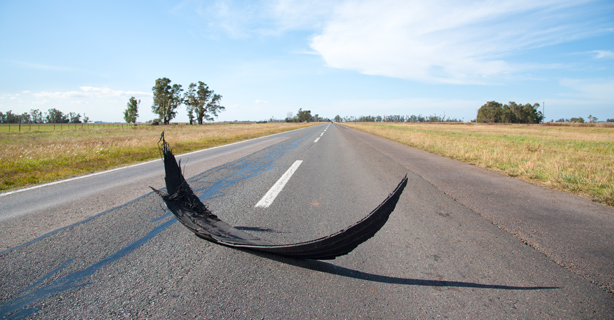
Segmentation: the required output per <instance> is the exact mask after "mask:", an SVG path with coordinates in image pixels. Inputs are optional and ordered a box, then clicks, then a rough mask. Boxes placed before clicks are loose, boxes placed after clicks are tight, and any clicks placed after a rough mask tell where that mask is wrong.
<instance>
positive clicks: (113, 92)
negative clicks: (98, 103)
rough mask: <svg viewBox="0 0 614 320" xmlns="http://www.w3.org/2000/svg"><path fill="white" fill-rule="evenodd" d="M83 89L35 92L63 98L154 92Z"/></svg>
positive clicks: (105, 96)
mask: <svg viewBox="0 0 614 320" xmlns="http://www.w3.org/2000/svg"><path fill="white" fill-rule="evenodd" d="M79 89H81V91H63V92H62V91H56V92H47V91H42V92H38V93H34V94H33V95H34V96H35V97H39V98H61V99H74V98H107V97H131V96H134V97H151V96H152V93H150V92H140V91H122V90H113V89H109V88H96V87H88V86H82V87H79Z"/></svg>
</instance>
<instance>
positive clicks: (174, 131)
mask: <svg viewBox="0 0 614 320" xmlns="http://www.w3.org/2000/svg"><path fill="white" fill-rule="evenodd" d="M309 125H312V124H306V123H266V124H256V123H237V124H207V125H201V126H187V125H170V126H139V127H124V128H121V127H119V128H118V127H116V128H100V127H95V128H93V129H92V128H90V129H88V130H79V129H77V128H75V129H73V130H64V131H32V132H30V131H28V132H23V131H22V133H18V132H14V131H13V132H11V133H8V132H3V133H0V146H2V153H0V190H8V189H13V188H19V187H25V186H28V185H32V184H38V183H44V182H50V181H54V180H58V179H63V178H68V177H71V176H75V175H80V174H85V173H90V172H94V171H100V170H105V169H110V168H114V167H118V166H122V165H127V164H130V163H136V162H140V161H145V160H150V159H155V158H156V157H159V152H158V149H157V142H158V140H159V139H160V133H161V132H162V131H164V132H165V136H166V137H167V141H169V142H170V143H171V144H172V146H173V151H174V152H175V153H176V154H180V153H185V152H189V151H193V150H198V149H204V148H210V147H214V146H219V145H223V144H228V143H232V142H237V141H241V140H247V139H251V138H256V137H260V136H265V135H269V134H274V133H278V132H283V131H288V130H293V129H298V128H302V127H305V126H309Z"/></svg>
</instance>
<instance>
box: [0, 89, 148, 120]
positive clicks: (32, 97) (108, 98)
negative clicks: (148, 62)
mask: <svg viewBox="0 0 614 320" xmlns="http://www.w3.org/2000/svg"><path fill="white" fill-rule="evenodd" d="M132 96H134V97H136V98H137V99H139V100H141V101H142V102H141V106H140V107H139V114H140V117H139V119H138V121H146V120H148V119H152V118H154V117H155V116H154V115H153V114H152V113H151V112H150V109H149V108H148V106H149V105H151V103H152V99H153V95H152V93H150V92H141V91H129V90H114V89H110V88H98V87H92V86H81V87H79V90H69V91H55V92H48V91H41V92H31V91H29V90H25V91H21V93H17V94H3V95H2V96H0V97H1V98H3V99H6V100H3V101H6V102H7V104H5V105H3V108H9V109H13V111H15V112H19V113H22V112H29V111H30V109H33V108H37V109H41V110H43V111H45V110H48V109H51V108H56V109H58V110H61V111H62V112H64V113H68V112H77V113H81V114H84V113H85V114H87V115H88V116H89V117H90V119H92V120H101V121H122V115H123V111H124V110H125V108H126V103H127V102H128V99H129V98H130V97H132Z"/></svg>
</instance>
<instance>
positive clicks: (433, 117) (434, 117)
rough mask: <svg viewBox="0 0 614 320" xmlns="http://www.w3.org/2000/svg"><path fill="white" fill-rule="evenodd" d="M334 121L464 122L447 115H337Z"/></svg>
mask: <svg viewBox="0 0 614 320" xmlns="http://www.w3.org/2000/svg"><path fill="white" fill-rule="evenodd" d="M334 120H335V121H336V122H462V120H459V119H456V118H446V116H445V115H443V116H438V115H435V114H434V115H431V116H423V115H417V116H416V115H406V116H402V115H390V116H360V117H355V116H351V117H341V116H339V115H336V116H335V118H334Z"/></svg>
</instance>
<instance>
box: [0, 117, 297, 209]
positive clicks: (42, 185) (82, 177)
mask: <svg viewBox="0 0 614 320" xmlns="http://www.w3.org/2000/svg"><path fill="white" fill-rule="evenodd" d="M302 129H305V128H299V129H294V130H290V131H284V132H279V133H275V134H272V135H268V136H263V137H258V138H252V139H249V140H243V141H237V142H233V143H229V144H224V145H221V146H216V147H211V148H207V149H200V150H196V151H192V152H188V153H183V154H180V155H177V156H176V158H181V157H184V156H188V155H191V154H194V153H199V152H203V151H207V150H212V149H217V148H223V147H228V146H231V145H234V144H239V143H244V142H248V141H251V140H256V139H260V138H265V137H272V136H276V135H279V134H283V133H288V132H292V131H296V130H302ZM156 161H161V159H154V160H149V161H145V162H140V163H135V164H131V165H127V166H125V167H119V168H115V169H109V170H105V171H98V172H94V173H90V174H85V175H82V176H76V177H73V178H68V179H63V180H58V181H53V182H48V183H43V184H38V185H35V186H31V187H27V188H23V189H17V190H13V191H7V192H3V193H0V198H2V197H4V196H8V195H11V194H15V193H20V192H24V191H30V190H35V189H38V188H43V187H49V186H53V185H56V184H60V183H64V182H70V181H75V180H80V179H84V178H89V177H93V176H97V175H101V174H106V173H109V172H113V171H119V170H124V169H128V168H134V167H138V166H142V165H144V164H148V163H152V162H156Z"/></svg>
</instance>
